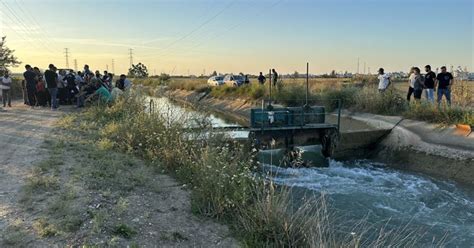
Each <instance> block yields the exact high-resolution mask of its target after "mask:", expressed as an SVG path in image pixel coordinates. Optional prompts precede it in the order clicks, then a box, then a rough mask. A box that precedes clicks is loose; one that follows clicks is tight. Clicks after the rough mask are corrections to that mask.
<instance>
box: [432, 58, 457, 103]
mask: <svg viewBox="0 0 474 248" xmlns="http://www.w3.org/2000/svg"><path fill="white" fill-rule="evenodd" d="M436 80H437V81H438V106H440V105H441V101H442V100H443V96H445V97H446V102H447V103H448V106H451V87H452V86H453V81H454V77H453V74H451V73H449V72H447V71H446V66H443V67H441V73H439V74H438V76H437V77H436Z"/></svg>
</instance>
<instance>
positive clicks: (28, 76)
mask: <svg viewBox="0 0 474 248" xmlns="http://www.w3.org/2000/svg"><path fill="white" fill-rule="evenodd" d="M25 69H26V71H25V73H23V77H25V81H26V92H27V95H28V105H30V107H31V108H34V107H35V105H36V81H37V76H36V73H35V72H34V71H33V68H32V67H31V65H26V66H25Z"/></svg>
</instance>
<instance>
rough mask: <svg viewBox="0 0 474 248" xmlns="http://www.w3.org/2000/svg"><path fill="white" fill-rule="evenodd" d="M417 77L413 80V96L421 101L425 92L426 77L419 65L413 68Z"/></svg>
mask: <svg viewBox="0 0 474 248" xmlns="http://www.w3.org/2000/svg"><path fill="white" fill-rule="evenodd" d="M413 72H414V75H415V77H414V78H415V79H414V82H413V97H414V98H415V101H417V102H419V101H420V100H421V95H422V94H423V88H424V87H425V83H424V78H423V76H422V75H421V70H420V68H418V67H415V68H414V69H413Z"/></svg>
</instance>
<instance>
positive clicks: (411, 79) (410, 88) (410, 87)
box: [407, 67, 416, 102]
mask: <svg viewBox="0 0 474 248" xmlns="http://www.w3.org/2000/svg"><path fill="white" fill-rule="evenodd" d="M415 77H416V75H415V67H412V68H411V69H410V75H409V77H408V93H407V101H408V102H410V100H411V95H413V92H414V91H415Z"/></svg>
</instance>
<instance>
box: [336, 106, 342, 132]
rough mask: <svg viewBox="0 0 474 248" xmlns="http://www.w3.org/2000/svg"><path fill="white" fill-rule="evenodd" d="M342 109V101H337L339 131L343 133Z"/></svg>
mask: <svg viewBox="0 0 474 248" xmlns="http://www.w3.org/2000/svg"><path fill="white" fill-rule="evenodd" d="M341 108H342V100H341V99H337V109H338V110H337V131H338V132H341Z"/></svg>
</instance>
